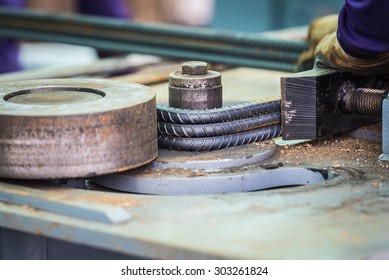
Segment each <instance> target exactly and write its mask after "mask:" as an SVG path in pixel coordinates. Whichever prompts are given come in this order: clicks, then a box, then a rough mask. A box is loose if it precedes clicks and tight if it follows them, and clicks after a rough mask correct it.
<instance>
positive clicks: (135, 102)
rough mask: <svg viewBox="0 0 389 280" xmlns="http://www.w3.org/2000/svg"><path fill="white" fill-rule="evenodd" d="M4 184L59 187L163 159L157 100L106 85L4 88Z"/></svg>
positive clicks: (49, 83) (51, 83)
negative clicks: (60, 182) (58, 182)
mask: <svg viewBox="0 0 389 280" xmlns="http://www.w3.org/2000/svg"><path fill="white" fill-rule="evenodd" d="M0 154H1V157H0V177H6V178H24V179H60V178H79V177H89V176H92V175H98V174H107V173H112V172H118V171H123V170H127V169H130V168H135V167H138V166H141V165H143V164H146V163H148V162H150V161H151V160H153V159H154V158H155V157H156V156H157V127H156V110H155V94H154V92H153V91H152V90H151V89H149V88H147V87H145V86H141V85H138V84H131V83H123V82H113V81H107V80H97V79H91V80H88V79H85V80H76V79H75V80H60V79H59V80H55V79H54V80H33V81H24V82H15V83H9V84H7V83H4V84H2V85H1V86H0Z"/></svg>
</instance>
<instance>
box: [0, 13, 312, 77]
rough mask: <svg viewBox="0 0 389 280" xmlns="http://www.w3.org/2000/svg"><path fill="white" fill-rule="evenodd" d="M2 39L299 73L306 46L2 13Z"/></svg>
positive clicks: (258, 38) (235, 34) (203, 32)
mask: <svg viewBox="0 0 389 280" xmlns="http://www.w3.org/2000/svg"><path fill="white" fill-rule="evenodd" d="M0 16H1V18H2V21H1V22H0V34H1V35H3V36H7V37H12V38H20V39H35V40H50V41H57V42H64V43H71V44H81V45H87V46H92V47H95V48H101V49H111V50H121V51H129V52H138V53H151V54H155V55H161V56H167V57H174V58H179V59H194V60H196V59H197V60H198V59H201V60H206V61H210V62H219V63H225V64H233V65H240V66H244V65H245V66H249V67H259V68H266V69H277V70H285V71H295V70H296V69H297V67H296V61H297V59H298V57H299V55H300V53H301V51H303V50H304V49H306V48H307V45H306V43H305V42H303V41H286V40H277V39H271V38H269V37H266V36H260V35H258V34H246V33H240V32H226V31H223V32H220V31H215V30H209V29H198V28H188V27H178V26H169V25H152V24H139V23H133V22H129V21H126V20H114V19H107V18H99V17H88V16H84V15H83V16H82V17H79V16H74V15H52V14H46V13H41V12H31V11H25V10H12V9H6V8H1V10H0Z"/></svg>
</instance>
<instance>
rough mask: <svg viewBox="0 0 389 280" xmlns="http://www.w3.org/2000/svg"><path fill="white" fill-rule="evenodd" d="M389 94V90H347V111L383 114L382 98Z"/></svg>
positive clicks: (373, 114) (370, 114)
mask: <svg viewBox="0 0 389 280" xmlns="http://www.w3.org/2000/svg"><path fill="white" fill-rule="evenodd" d="M387 95H388V91H387V90H379V89H369V88H358V89H352V90H349V91H347V93H346V95H345V96H344V103H345V108H346V109H347V110H348V112H347V113H356V114H361V115H369V116H381V115H382V100H383V99H384V98H386V96H387Z"/></svg>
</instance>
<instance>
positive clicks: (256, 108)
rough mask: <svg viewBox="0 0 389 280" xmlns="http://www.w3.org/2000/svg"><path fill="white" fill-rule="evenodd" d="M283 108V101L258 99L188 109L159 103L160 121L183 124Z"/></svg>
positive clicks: (236, 118)
mask: <svg viewBox="0 0 389 280" xmlns="http://www.w3.org/2000/svg"><path fill="white" fill-rule="evenodd" d="M280 110H281V101H280V100H272V101H265V102H264V101H258V102H249V103H242V104H237V105H232V106H228V107H223V108H218V109H210V110H188V109H179V108H172V107H167V106H163V105H157V117H158V120H159V121H163V122H169V123H181V124H206V123H220V122H228V121H233V120H239V119H244V118H249V117H253V116H258V115H264V114H268V113H273V112H279V111H280Z"/></svg>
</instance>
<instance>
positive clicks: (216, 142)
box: [158, 125, 281, 151]
mask: <svg viewBox="0 0 389 280" xmlns="http://www.w3.org/2000/svg"><path fill="white" fill-rule="evenodd" d="M280 135H281V126H280V125H273V126H267V127H263V128H258V129H254V130H249V131H244V132H240V133H235V134H229V135H223V136H215V137H206V138H184V137H172V136H166V135H159V136H158V145H159V147H160V148H164V149H170V150H179V151H209V150H219V149H223V148H229V147H235V146H240V145H245V144H249V143H254V142H259V141H264V140H267V139H271V138H274V137H278V136H280Z"/></svg>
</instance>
